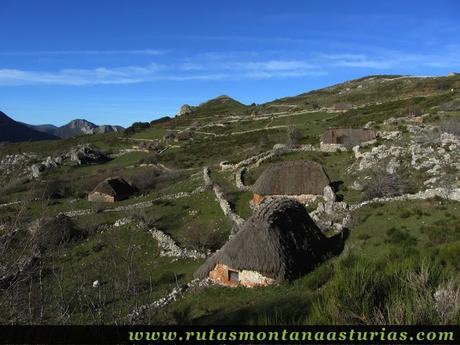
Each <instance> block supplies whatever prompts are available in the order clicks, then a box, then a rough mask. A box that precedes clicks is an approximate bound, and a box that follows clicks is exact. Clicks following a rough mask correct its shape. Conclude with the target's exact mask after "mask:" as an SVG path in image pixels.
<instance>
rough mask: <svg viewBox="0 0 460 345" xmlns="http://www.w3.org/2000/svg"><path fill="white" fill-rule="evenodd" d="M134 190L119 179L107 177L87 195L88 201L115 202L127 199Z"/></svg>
mask: <svg viewBox="0 0 460 345" xmlns="http://www.w3.org/2000/svg"><path fill="white" fill-rule="evenodd" d="M135 192H136V188H135V187H133V186H132V185H130V184H129V183H128V182H126V181H125V180H124V179H123V178H121V177H109V178H107V179H105V180H104V181H102V182H101V183H99V184H98V185H97V186H96V187H95V188H94V189H93V191H92V192H91V193H90V194H89V195H88V200H89V201H96V202H115V201H119V200H123V199H126V198H128V197H129V196H130V195H132V194H133V193H135Z"/></svg>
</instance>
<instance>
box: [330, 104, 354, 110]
mask: <svg viewBox="0 0 460 345" xmlns="http://www.w3.org/2000/svg"><path fill="white" fill-rule="evenodd" d="M351 109H353V104H351V103H336V104H334V110H335V111H347V110H351Z"/></svg>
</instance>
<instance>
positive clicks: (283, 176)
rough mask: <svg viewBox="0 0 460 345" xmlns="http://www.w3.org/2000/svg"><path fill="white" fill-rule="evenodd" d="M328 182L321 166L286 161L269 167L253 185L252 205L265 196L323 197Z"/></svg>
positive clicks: (308, 162) (311, 163)
mask: <svg viewBox="0 0 460 345" xmlns="http://www.w3.org/2000/svg"><path fill="white" fill-rule="evenodd" d="M329 184H330V180H329V177H328V176H327V174H326V172H325V171H324V169H323V168H322V166H321V165H320V164H318V163H316V162H312V161H287V162H281V163H275V164H272V165H270V166H269V167H268V168H267V169H266V170H265V171H264V172H263V173H262V174H261V175H260V176H259V178H258V179H257V181H256V183H255V184H254V186H253V188H252V191H253V203H254V205H258V204H259V203H260V202H261V201H262V200H263V199H264V198H265V197H267V196H280V195H283V196H293V197H294V196H297V197H299V196H305V199H311V197H309V196H312V195H313V196H314V195H323V193H324V188H325V187H326V186H329Z"/></svg>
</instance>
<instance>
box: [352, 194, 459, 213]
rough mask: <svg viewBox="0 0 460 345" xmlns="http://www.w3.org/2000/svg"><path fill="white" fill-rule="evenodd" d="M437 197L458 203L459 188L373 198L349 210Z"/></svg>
mask: <svg viewBox="0 0 460 345" xmlns="http://www.w3.org/2000/svg"><path fill="white" fill-rule="evenodd" d="M435 197H439V198H442V199H446V200H452V201H459V202H460V188H454V189H447V188H433V189H427V190H424V191H421V192H418V193H415V194H404V195H401V196H395V197H388V198H375V199H372V200H367V201H363V202H361V203H359V204H355V205H351V206H350V210H351V211H354V210H357V209H359V208H361V207H363V206H366V205H369V204H375V203H379V202H390V201H402V200H425V199H432V198H435Z"/></svg>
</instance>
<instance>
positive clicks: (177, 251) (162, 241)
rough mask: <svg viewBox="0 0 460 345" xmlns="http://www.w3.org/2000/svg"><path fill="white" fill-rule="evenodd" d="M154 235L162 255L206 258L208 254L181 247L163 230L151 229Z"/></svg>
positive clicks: (182, 257) (181, 257)
mask: <svg viewBox="0 0 460 345" xmlns="http://www.w3.org/2000/svg"><path fill="white" fill-rule="evenodd" d="M149 232H150V233H151V234H152V237H153V238H154V239H155V240H156V241H157V242H158V247H159V248H160V256H167V257H175V258H180V259H195V260H196V259H204V258H206V256H207V254H205V253H201V252H199V251H198V250H194V249H187V248H181V247H179V246H178V245H177V244H176V242H175V241H174V240H173V239H172V238H171V237H170V236H169V235H167V234H165V233H164V232H163V231H161V230H158V229H157V228H153V229H151V230H149Z"/></svg>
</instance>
